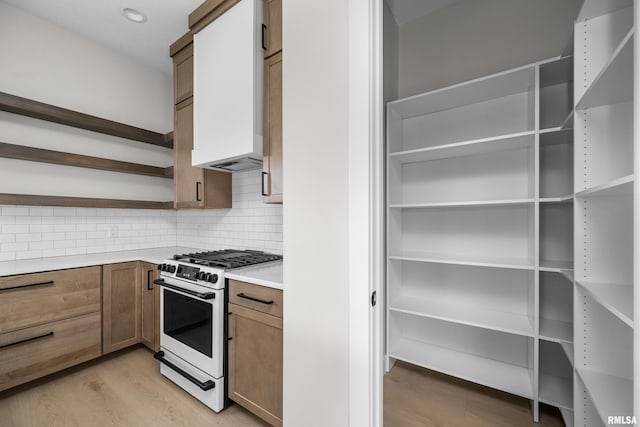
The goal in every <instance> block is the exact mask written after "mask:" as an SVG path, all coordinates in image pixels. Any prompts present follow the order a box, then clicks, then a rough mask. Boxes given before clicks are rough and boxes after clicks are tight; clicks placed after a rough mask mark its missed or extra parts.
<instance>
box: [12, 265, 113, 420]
mask: <svg viewBox="0 0 640 427" xmlns="http://www.w3.org/2000/svg"><path fill="white" fill-rule="evenodd" d="M101 354H102V348H101V315H100V267H99V266H97V267H86V268H76V269H69V270H60V271H50V272H44V273H33V274H22V275H17V276H8V277H0V391H1V390H6V389H8V388H11V387H14V386H16V385H19V384H22V383H25V382H27V381H31V380H33V379H36V378H39V377H42V376H45V375H47V374H50V373H53V372H56V371H59V370H61V369H64V368H68V367H70V366H73V365H76V364H78V363H81V362H85V361H87V360H90V359H93V358H96V357H98V356H100V355H101ZM0 424H1V423H0Z"/></svg>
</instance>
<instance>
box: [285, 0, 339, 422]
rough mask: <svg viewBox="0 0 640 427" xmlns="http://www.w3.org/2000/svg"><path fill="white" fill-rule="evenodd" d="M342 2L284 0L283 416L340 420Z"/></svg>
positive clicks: (292, 419) (288, 419) (294, 419)
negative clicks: (284, 286) (285, 288)
mask: <svg viewBox="0 0 640 427" xmlns="http://www.w3.org/2000/svg"><path fill="white" fill-rule="evenodd" d="M347 22H348V2H346V1H344V0H328V1H323V2H319V1H316V0H283V31H282V33H283V52H284V67H283V79H282V82H283V117H282V120H283V144H284V145H283V148H284V149H283V151H284V159H283V161H284V165H283V171H284V176H283V179H284V184H283V185H284V187H285V188H286V189H287V195H286V202H285V203H284V205H283V224H284V227H283V229H284V245H283V248H284V258H285V262H284V281H285V283H286V287H287V291H286V292H285V293H284V408H283V409H284V415H283V416H284V425H285V426H291V427H294V426H305V427H315V426H318V427H327V426H331V427H341V426H346V425H348V419H349V413H348V405H349V401H348V386H349V376H348V374H349V372H348V327H349V325H348V302H349V301H348V295H349V289H348V288H349V282H348V273H349V265H348V262H349V260H348V231H349V230H348V226H347V224H348V220H349V218H348V192H347V188H348V167H347V162H348V158H347V157H348V142H349V140H348V132H349V129H348V116H349V110H348V107H349V104H348V101H349V100H348V93H349V88H348V77H349V75H348V63H349V55H348V37H347V30H348V28H347Z"/></svg>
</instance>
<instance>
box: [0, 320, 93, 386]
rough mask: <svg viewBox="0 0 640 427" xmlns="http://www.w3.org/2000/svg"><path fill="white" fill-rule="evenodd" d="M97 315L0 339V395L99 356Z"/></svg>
mask: <svg viewBox="0 0 640 427" xmlns="http://www.w3.org/2000/svg"><path fill="white" fill-rule="evenodd" d="M100 327H101V319H100V313H92V314H87V315H84V316H79V317H74V318H72V319H67V320H60V321H57V322H51V323H47V324H44V325H40V326H34V327H32V328H26V329H21V330H19V331H14V332H9V333H6V334H1V335H0V391H1V390H6V389H8V388H10V387H13V386H16V385H18V384H22V383H25V382H27V381H31V380H33V379H35V378H39V377H42V376H44V375H47V374H50V373H53V372H56V371H59V370H61V369H65V368H68V367H70V366H73V365H77V364H78V363H82V362H85V361H87V360H90V359H93V358H96V357H98V356H100V354H101V350H102V346H101V342H100V336H101V334H100Z"/></svg>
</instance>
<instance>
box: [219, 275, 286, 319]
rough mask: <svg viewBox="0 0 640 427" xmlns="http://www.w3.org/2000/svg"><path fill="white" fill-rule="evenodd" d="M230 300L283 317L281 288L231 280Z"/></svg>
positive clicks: (233, 302)
mask: <svg viewBox="0 0 640 427" xmlns="http://www.w3.org/2000/svg"><path fill="white" fill-rule="evenodd" d="M256 300H258V301H256ZM229 302H230V303H232V304H237V305H241V306H243V307H247V308H251V309H253V310H257V311H261V312H263V313H267V314H270V315H272V316H277V317H282V291H281V290H280V289H273V288H267V287H266V286H259V285H254V284H252V283H246V282H239V281H237V280H229Z"/></svg>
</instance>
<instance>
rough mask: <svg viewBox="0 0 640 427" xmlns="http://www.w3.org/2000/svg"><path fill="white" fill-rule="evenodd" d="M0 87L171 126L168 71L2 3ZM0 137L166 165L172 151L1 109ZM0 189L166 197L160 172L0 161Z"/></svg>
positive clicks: (168, 186)
mask: <svg viewBox="0 0 640 427" xmlns="http://www.w3.org/2000/svg"><path fill="white" fill-rule="evenodd" d="M0 55H2V57H3V58H4V59H3V61H2V67H0V91H2V92H7V93H10V94H13V95H18V96H21V97H25V98H30V99H34V100H37V101H41V102H45V103H48V104H52V105H56V106H60V107H64V108H68V109H71V110H76V111H80V112H83V113H87V114H91V115H95V116H98V117H103V118H106V119H110V120H115V121H118V122H122V123H126V124H130V125H133V126H137V127H142V128H145V129H150V130H154V131H157V132H160V133H166V132H169V131H170V130H172V129H173V110H172V82H171V78H170V76H167V75H165V74H163V73H162V72H160V71H157V70H154V69H151V68H148V67H146V66H143V65H141V64H139V63H137V62H136V61H134V60H132V59H130V58H128V57H125V56H123V55H121V54H119V53H116V52H114V51H111V50H110V49H108V48H106V47H104V46H102V45H99V44H97V43H94V42H92V41H90V40H88V39H86V38H84V37H82V36H80V35H78V34H75V33H72V32H70V31H67V30H65V29H63V28H61V27H58V26H56V25H54V24H52V23H50V22H48V21H45V20H42V19H40V18H37V17H35V16H32V15H29V14H27V13H25V12H23V11H22V10H20V9H18V8H15V7H13V6H10V5H8V4H6V3H3V2H0ZM0 141H2V142H6V143H11V144H19V145H28V146H34V147H39V148H47V149H51V150H58V151H67V152H72V153H77V154H86V155H92V156H98V157H106V158H113V159H117V160H126V161H130V162H138V163H144V164H150V165H154V166H168V165H171V164H172V163H173V154H172V151H171V150H168V149H164V148H160V147H155V146H152V145H149V144H144V143H140V142H135V141H129V140H125V139H122V138H116V137H111V136H108V135H101V134H98V133H94V132H88V131H84V130H81V129H75V128H71V127H68V126H62V125H56V124H53V123H49V122H45V121H42V120H36V119H31V118H28V117H22V116H18V115H15V114H10V113H5V112H2V113H0ZM0 168H1V170H2V179H1V180H0V192H2V193H19V194H20V193H23V194H48V195H66V196H79V197H83V196H84V197H86V196H90V197H98V198H100V197H102V198H120V199H139V200H172V198H173V184H172V182H171V180H168V179H164V178H152V177H145V176H140V175H129V174H127V175H125V174H120V173H115V172H105V171H95V170H90V169H83V168H74V167H69V166H52V165H47V164H42V163H34V162H25V161H20V160H6V159H4V160H2V163H1V164H0Z"/></svg>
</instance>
